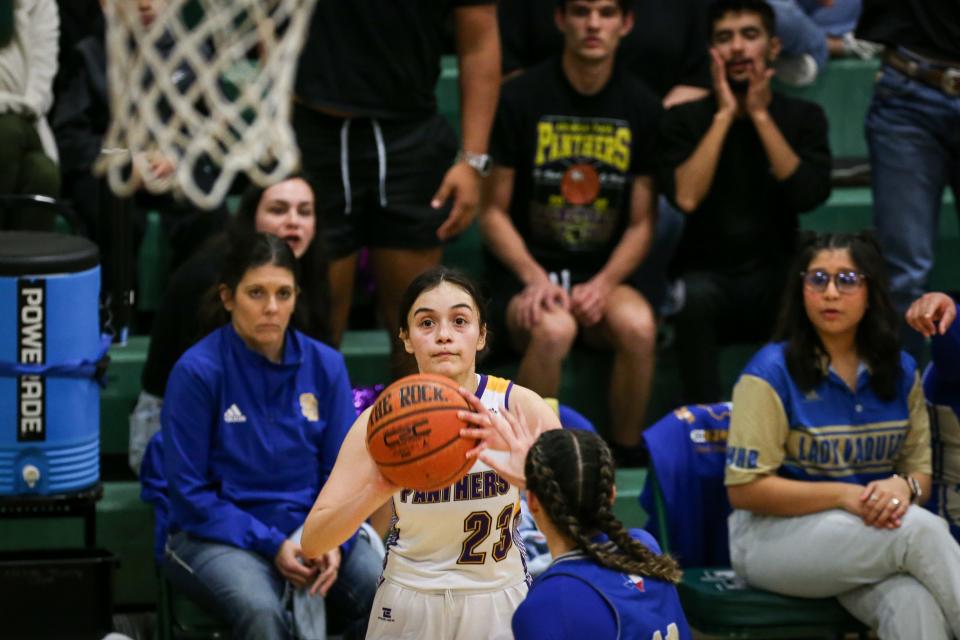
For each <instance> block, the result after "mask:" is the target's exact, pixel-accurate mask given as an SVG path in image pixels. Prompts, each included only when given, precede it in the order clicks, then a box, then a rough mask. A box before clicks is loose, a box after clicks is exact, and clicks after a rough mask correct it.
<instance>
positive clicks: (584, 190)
mask: <svg viewBox="0 0 960 640" xmlns="http://www.w3.org/2000/svg"><path fill="white" fill-rule="evenodd" d="M599 194H600V174H598V173H597V170H596V169H594V168H593V167H592V166H591V165H589V164H575V165H571V166H570V168H569V169H567V170H566V172H564V174H563V178H562V179H561V181H560V195H562V196H563V197H564V199H565V200H566V201H567V202H569V203H570V204H575V205H588V204H590V203H592V202H593V201H594V200H596V199H597V196H598V195H599Z"/></svg>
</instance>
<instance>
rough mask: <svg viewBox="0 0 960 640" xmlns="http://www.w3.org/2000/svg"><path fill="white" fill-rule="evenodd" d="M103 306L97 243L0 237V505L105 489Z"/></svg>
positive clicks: (49, 235)
mask: <svg viewBox="0 0 960 640" xmlns="http://www.w3.org/2000/svg"><path fill="white" fill-rule="evenodd" d="M99 299H100V266H99V252H98V250H97V247H96V245H94V244H93V243H92V242H90V241H89V240H86V239H85V238H80V237H75V236H65V235H59V234H53V233H34V232H8V233H0V497H2V496H17V495H31V494H32V495H40V496H42V495H53V494H64V493H70V492H75V491H80V490H83V489H85V488H88V487H90V486H91V485H94V484H96V483H97V482H98V481H99V479H100V462H99V461H100V388H99V385H98V374H99V373H102V369H101V368H100V367H99V366H98V365H99V364H100V363H102V359H103V356H104V354H105V351H106V348H107V346H108V343H106V342H105V341H104V340H103V339H102V338H101V335H100V321H99Z"/></svg>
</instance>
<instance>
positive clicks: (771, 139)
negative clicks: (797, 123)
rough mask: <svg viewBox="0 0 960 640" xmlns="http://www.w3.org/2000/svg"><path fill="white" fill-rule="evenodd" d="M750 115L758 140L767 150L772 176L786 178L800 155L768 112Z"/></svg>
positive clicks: (798, 163)
mask: <svg viewBox="0 0 960 640" xmlns="http://www.w3.org/2000/svg"><path fill="white" fill-rule="evenodd" d="M751 117H752V118H753V123H754V126H756V128H757V135H758V136H760V142H762V143H763V148H764V150H765V151H766V152H767V159H768V160H769V161H770V169H771V171H772V172H773V177H775V178H776V179H777V180H779V181H783V180H786V179H787V178H789V177H790V176H792V175H793V172H794V171H796V170H797V167H799V166H800V157H799V156H798V155H797V154H796V153H795V152H794V150H793V148H792V147H791V146H790V143H789V142H787V139H786V138H784V137H783V134H782V133H781V132H780V128H779V127H778V126H777V123H776V122H774V121H773V118H771V117H770V114H769V113H768V112H766V111H764V112H763V113H760V114H758V115H754V116H751Z"/></svg>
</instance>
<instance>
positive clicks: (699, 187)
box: [674, 113, 733, 213]
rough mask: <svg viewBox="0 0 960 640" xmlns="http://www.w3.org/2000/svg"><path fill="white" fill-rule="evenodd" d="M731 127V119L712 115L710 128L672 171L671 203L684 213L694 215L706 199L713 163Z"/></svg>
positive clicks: (722, 114) (714, 170)
mask: <svg viewBox="0 0 960 640" xmlns="http://www.w3.org/2000/svg"><path fill="white" fill-rule="evenodd" d="M732 123H733V116H731V115H728V114H725V113H718V114H716V115H715V116H714V118H713V124H711V125H710V128H709V129H708V130H707V134H706V135H705V136H704V137H703V140H701V141H700V144H698V145H697V148H696V150H695V151H694V152H693V154H692V155H691V156H690V157H689V158H687V159H686V161H684V163H683V164H681V165H680V166H678V167H677V168H676V170H675V171H674V179H675V181H676V194H675V197H674V199H675V201H676V203H677V206H678V207H680V209H681V210H682V211H683V212H684V213H693V212H694V211H696V209H697V207H699V206H700V203H701V202H703V199H704V198H706V197H707V193H708V192H709V191H710V187H711V186H712V185H713V177H714V175H716V172H717V162H718V161H719V160H720V151H721V149H722V148H723V141H724V140H726V137H727V132H728V131H729V130H730V125H731V124H732Z"/></svg>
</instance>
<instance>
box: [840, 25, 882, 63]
mask: <svg viewBox="0 0 960 640" xmlns="http://www.w3.org/2000/svg"><path fill="white" fill-rule="evenodd" d="M840 39H841V40H842V41H843V52H844V53H845V54H847V56H848V57H851V58H854V57H856V58H860V59H861V60H869V59H871V58H878V57H880V54H881V53H883V45H882V44H877V43H876V42H869V41H867V40H859V39H857V38H856V37H854V35H853V32H852V31H848V32H847V33H845V34H843V35H842V36H841V37H840Z"/></svg>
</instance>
